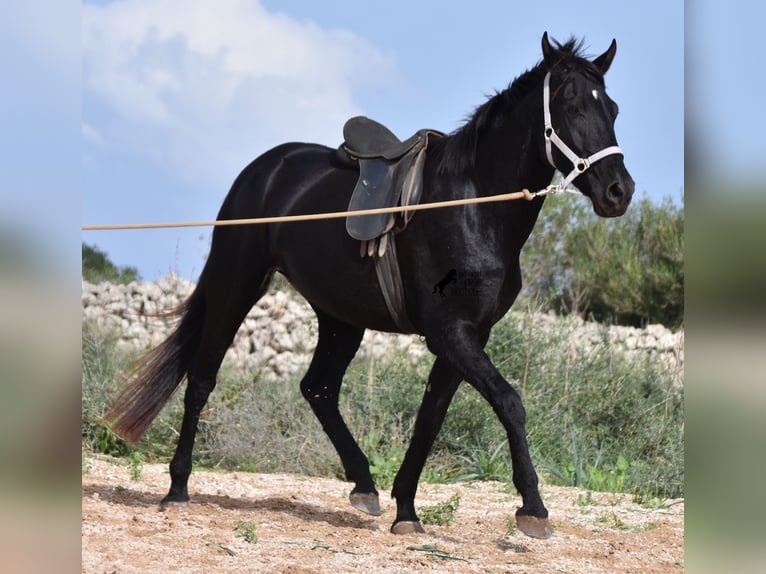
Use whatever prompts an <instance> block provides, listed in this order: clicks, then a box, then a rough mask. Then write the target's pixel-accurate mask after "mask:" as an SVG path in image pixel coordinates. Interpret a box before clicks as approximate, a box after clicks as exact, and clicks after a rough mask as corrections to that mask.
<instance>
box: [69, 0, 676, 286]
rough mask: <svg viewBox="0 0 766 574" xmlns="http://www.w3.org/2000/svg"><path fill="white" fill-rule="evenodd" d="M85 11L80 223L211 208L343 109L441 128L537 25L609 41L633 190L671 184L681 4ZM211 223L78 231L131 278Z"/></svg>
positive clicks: (196, 260)
mask: <svg viewBox="0 0 766 574" xmlns="http://www.w3.org/2000/svg"><path fill="white" fill-rule="evenodd" d="M82 21H83V34H82V62H83V67H82V123H81V137H82V161H81V172H80V179H81V190H82V222H83V223H131V222H154V221H184V220H206V219H213V218H214V216H215V214H216V213H217V211H218V208H219V207H220V204H221V202H222V201H223V198H224V197H225V195H226V193H227V192H228V189H229V187H230V185H231V182H232V181H233V179H234V178H235V177H236V176H237V174H238V173H239V170H240V169H242V168H243V167H244V166H245V165H246V164H247V163H248V162H249V161H250V160H252V159H253V158H254V157H256V156H258V155H259V154H261V153H262V152H264V151H266V150H267V149H268V148H270V147H272V146H274V145H276V144H279V143H281V142H284V141H290V140H303V141H316V142H320V143H324V144H327V145H332V146H335V145H337V144H338V143H339V142H340V139H341V128H342V125H343V122H344V121H345V119H346V118H348V117H350V116H352V115H355V114H365V115H368V116H371V117H373V118H376V119H378V120H380V121H382V122H384V123H386V124H387V125H389V126H390V127H391V128H392V129H393V130H394V131H395V132H396V133H397V134H399V135H400V136H408V135H410V134H411V133H412V132H413V131H415V130H416V129H418V128H421V127H432V128H436V129H439V130H442V131H451V130H453V129H455V128H456V127H458V126H459V125H460V124H461V123H462V121H463V119H464V118H465V116H466V115H467V114H469V113H470V112H471V111H472V110H473V108H474V107H475V106H477V105H478V104H480V103H481V102H483V101H484V100H485V98H486V95H487V94H491V93H493V92H494V91H495V90H500V89H503V88H505V87H506V86H507V85H508V83H509V82H510V81H511V80H512V79H513V78H514V77H516V76H517V75H519V74H521V73H522V72H524V71H525V70H526V69H528V68H530V67H532V66H533V65H535V63H536V62H537V61H538V60H539V59H540V56H541V54H540V37H541V35H542V33H543V32H544V31H546V30H547V31H548V33H549V34H550V35H551V36H552V37H554V38H558V39H561V40H564V39H566V38H568V37H569V36H570V35H572V34H574V35H576V36H577V37H583V38H585V46H586V48H587V52H588V53H590V54H592V55H594V56H595V55H598V54H600V53H601V52H602V51H604V50H605V49H606V48H607V46H608V45H609V42H610V41H611V40H612V38H616V39H617V43H618V51H617V57H616V59H615V62H614V64H613V66H612V69H611V70H610V72H609V74H608V75H607V89H608V90H609V93H610V95H611V96H612V98H613V99H615V100H616V101H617V102H618V103H619V105H620V116H619V118H618V120H617V125H616V131H617V138H618V141H619V143H620V145H621V146H622V148H623V149H624V151H625V154H626V164H627V166H628V169H629V170H630V171H631V173H632V175H633V177H634V179H635V181H636V188H637V191H638V192H639V193H640V194H645V195H647V196H649V197H650V198H652V199H654V200H657V201H659V200H661V199H662V198H665V197H670V198H672V199H674V200H676V201H679V200H680V197H681V195H682V193H683V189H684V13H683V4H682V3H681V2H649V3H645V2H642V3H636V2H631V3H623V2H613V1H595V2H585V3H583V2H559V1H550V2H546V3H544V4H541V3H533V2H525V3H520V2H508V1H501V0H495V1H490V0H474V1H472V2H470V3H469V2H463V3H458V2H449V3H444V2H417V3H415V2H410V1H407V2H404V1H398V0H394V1H391V0H389V1H387V2H376V3H364V2H358V1H357V2H350V1H344V2H341V1H325V2H312V1H308V0H285V1H276V0H262V1H261V2H256V1H254V0H248V1H236V0H221V1H220V2H216V3H210V2H206V1H205V0H186V1H180V0H179V1H176V0H152V1H149V0H117V1H114V2H85V3H84V4H83V12H82ZM543 216H544V215H543ZM210 233H211V230H210V229H209V228H193V229H183V230H179V229H172V230H147V231H143V230H142V231H104V232H88V233H83V236H82V238H83V241H86V242H88V243H91V244H95V245H97V246H99V248H101V249H103V250H105V251H107V252H108V253H109V255H110V257H111V259H112V260H113V261H115V262H116V263H117V264H120V265H133V266H136V267H138V269H139V271H140V273H141V275H142V276H143V278H144V279H154V278H157V277H159V276H162V275H165V274H167V273H168V272H170V271H174V272H177V273H179V274H180V275H182V276H185V277H188V278H190V279H194V278H196V277H197V275H198V274H199V272H200V271H201V269H202V266H203V264H204V260H205V257H206V255H207V251H208V248H209V238H210Z"/></svg>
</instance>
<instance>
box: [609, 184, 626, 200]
mask: <svg viewBox="0 0 766 574" xmlns="http://www.w3.org/2000/svg"><path fill="white" fill-rule="evenodd" d="M606 198H607V199H608V200H609V201H611V202H613V203H620V202H621V201H622V200H623V199H624V198H625V190H624V189H623V187H622V185H620V183H619V182H614V183H612V184H610V185H609V187H607V188H606Z"/></svg>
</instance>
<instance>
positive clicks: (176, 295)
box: [82, 275, 684, 386]
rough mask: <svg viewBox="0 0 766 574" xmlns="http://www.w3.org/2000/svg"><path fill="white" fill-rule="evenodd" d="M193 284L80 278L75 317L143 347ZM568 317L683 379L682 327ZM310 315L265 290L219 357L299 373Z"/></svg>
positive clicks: (414, 344)
mask: <svg viewBox="0 0 766 574" xmlns="http://www.w3.org/2000/svg"><path fill="white" fill-rule="evenodd" d="M193 288H194V284H193V283H192V282H190V281H187V280H185V279H181V278H179V277H176V276H174V275H169V276H168V277H165V278H163V279H160V280H158V281H155V282H133V283H130V284H129V285H114V284H111V283H101V284H98V285H94V284H91V283H87V282H85V281H83V283H82V318H83V322H88V323H90V324H93V325H96V326H97V327H99V328H101V329H104V330H106V331H109V332H112V333H114V334H115V336H116V337H117V340H118V345H119V346H120V347H122V348H124V349H129V350H134V351H143V350H147V349H149V348H151V347H153V346H155V345H157V344H159V343H160V342H161V341H162V340H163V339H164V338H165V337H166V336H167V335H168V333H169V332H170V331H171V330H172V328H173V325H174V324H175V319H169V318H163V317H162V316H161V314H162V313H163V312H167V311H168V310H170V309H172V308H173V307H175V306H177V305H179V304H181V303H182V302H183V301H184V299H185V298H186V297H187V296H188V295H189V294H190V293H191V292H192V289H193ZM531 320H532V321H533V323H534V328H535V329H546V328H548V329H553V328H555V327H556V326H560V324H561V321H562V319H560V318H557V317H554V316H552V315H546V314H539V315H534V316H532V318H531ZM566 320H567V321H569V329H570V333H571V334H570V340H571V342H572V345H573V347H576V348H577V349H579V350H583V349H585V350H586V351H587V349H588V348H589V347H594V346H596V345H599V344H602V343H603V342H604V341H605V340H606V341H607V342H608V343H609V344H610V345H613V346H615V347H617V348H621V349H623V350H624V351H625V352H626V353H628V354H631V353H651V354H653V355H656V356H657V358H658V360H660V361H662V362H663V363H664V364H665V365H667V367H668V368H669V369H670V370H671V372H672V374H673V377H674V384H676V385H678V386H681V385H683V360H684V332H683V330H681V331H678V332H673V331H670V330H668V329H666V328H665V327H663V326H662V325H649V326H647V327H646V328H645V329H635V328H632V327H622V326H612V327H608V328H607V327H604V326H602V325H599V324H596V323H589V322H585V321H582V320H580V319H577V318H567V319H566ZM316 332H317V329H316V318H315V316H314V313H313V311H312V310H311V308H310V307H309V305H308V304H307V303H306V302H305V301H304V300H303V299H302V298H301V297H299V296H296V295H293V294H291V293H290V292H288V291H276V292H272V293H268V294H266V295H265V296H264V297H263V298H261V300H260V301H258V303H257V304H256V305H255V306H254V307H253V308H252V310H251V311H250V313H249V314H248V316H247V318H246V319H245V321H244V322H243V323H242V326H241V327H240V329H239V331H238V332H237V335H236V337H235V340H234V343H233V344H232V347H231V349H229V352H228V354H227V357H226V362H225V364H227V363H228V364H229V365H230V366H232V367H234V368H241V369H247V370H250V371H252V372H255V371H260V372H261V375H262V376H265V377H269V378H274V377H279V378H281V377H285V376H289V375H294V374H298V373H302V372H304V371H305V370H306V368H307V367H308V364H309V362H310V360H311V353H312V351H313V349H314V346H315V344H316ZM396 350H401V351H403V352H404V353H405V354H406V356H408V357H411V358H412V359H413V360H416V359H418V358H419V357H421V356H422V355H424V354H427V353H428V351H427V349H426V346H425V344H424V343H423V342H422V341H421V340H420V338H419V337H417V336H415V335H391V334H385V333H378V332H374V331H367V332H366V334H365V338H364V340H363V342H362V349H361V352H362V353H364V354H367V355H370V356H373V357H376V358H377V357H382V356H384V355H387V354H389V353H391V352H392V351H396Z"/></svg>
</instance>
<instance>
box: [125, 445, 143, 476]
mask: <svg viewBox="0 0 766 574" xmlns="http://www.w3.org/2000/svg"><path fill="white" fill-rule="evenodd" d="M128 468H129V469H130V480H132V481H133V482H141V478H142V474H143V470H144V455H142V454H141V453H140V452H138V451H137V450H134V451H133V452H131V453H130V456H129V457H128Z"/></svg>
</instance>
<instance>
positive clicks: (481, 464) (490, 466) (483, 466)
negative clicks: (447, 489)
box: [455, 442, 511, 482]
mask: <svg viewBox="0 0 766 574" xmlns="http://www.w3.org/2000/svg"><path fill="white" fill-rule="evenodd" d="M507 452H508V445H507V443H505V442H501V443H500V444H498V445H497V446H496V447H495V448H494V450H493V451H492V452H487V451H486V450H479V451H476V452H475V453H474V454H473V456H472V457H468V456H461V457H460V458H461V460H462V461H463V471H464V472H463V473H462V474H460V475H459V476H457V477H456V478H455V482H462V481H467V480H497V481H499V482H504V481H506V480H508V477H510V476H511V469H510V468H509V466H508V461H507V458H506V457H505V455H506V453H507Z"/></svg>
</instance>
